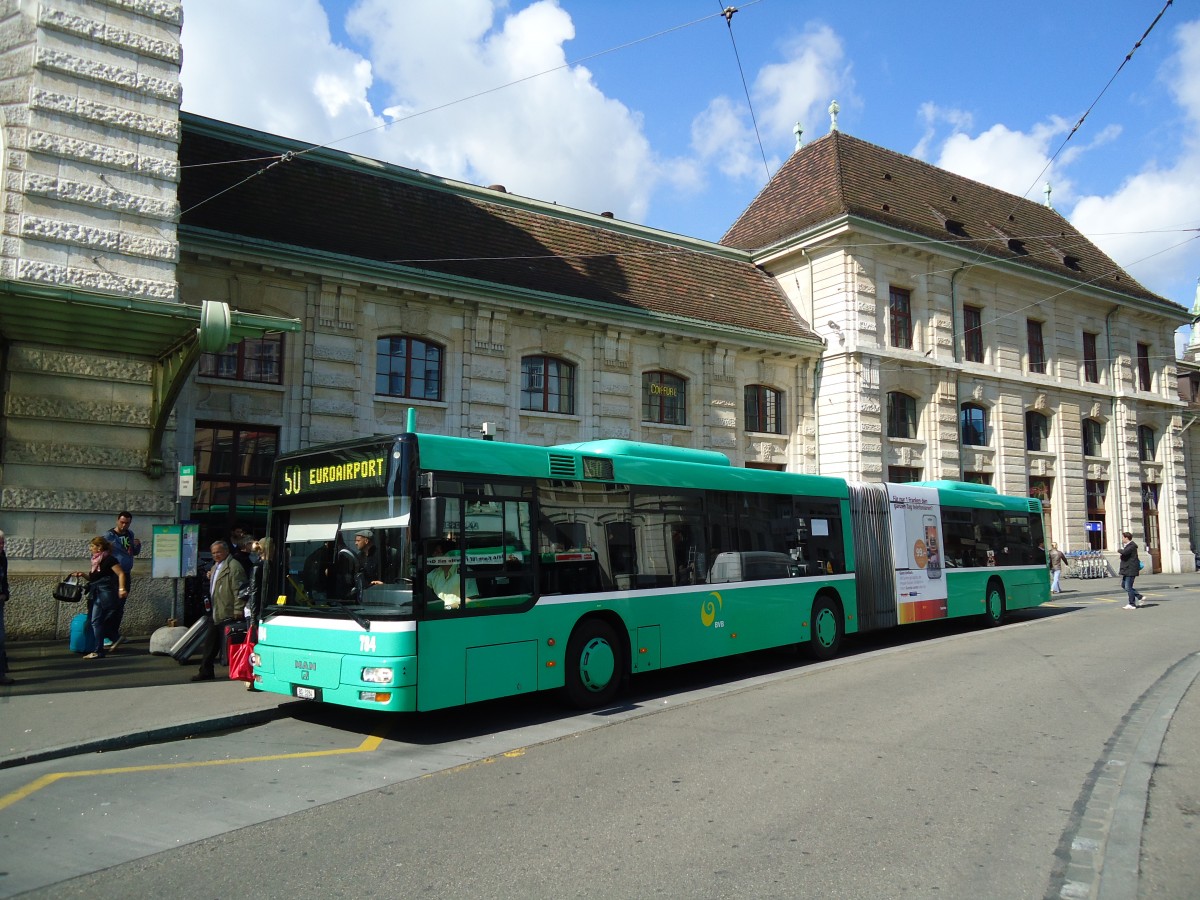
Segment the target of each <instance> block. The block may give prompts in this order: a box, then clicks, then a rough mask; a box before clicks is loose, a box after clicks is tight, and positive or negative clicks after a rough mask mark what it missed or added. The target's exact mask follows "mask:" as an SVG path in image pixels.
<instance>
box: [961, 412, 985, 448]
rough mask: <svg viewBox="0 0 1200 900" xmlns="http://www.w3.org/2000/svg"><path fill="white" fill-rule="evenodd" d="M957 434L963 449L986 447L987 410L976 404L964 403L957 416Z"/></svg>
mask: <svg viewBox="0 0 1200 900" xmlns="http://www.w3.org/2000/svg"><path fill="white" fill-rule="evenodd" d="M958 427H959V432H960V433H961V434H962V442H963V446H965V447H984V446H986V445H987V440H988V433H987V410H986V409H984V408H983V407H982V406H980V405H979V404H977V403H964V404H963V405H962V412H960V413H959V416H958Z"/></svg>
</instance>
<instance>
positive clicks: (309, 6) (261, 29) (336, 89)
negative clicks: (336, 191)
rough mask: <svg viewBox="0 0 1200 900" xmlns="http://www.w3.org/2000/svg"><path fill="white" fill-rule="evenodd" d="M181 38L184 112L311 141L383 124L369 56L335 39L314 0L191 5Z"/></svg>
mask: <svg viewBox="0 0 1200 900" xmlns="http://www.w3.org/2000/svg"><path fill="white" fill-rule="evenodd" d="M231 22H236V23H237V26H236V27H230V23H231ZM183 44H184V55H183V71H182V73H181V75H180V79H181V81H182V83H183V108H184V109H186V110H189V111H193V112H199V113H202V114H203V115H206V116H211V117H213V118H217V119H221V120H223V121H228V122H234V123H237V124H240V125H248V126H250V127H253V128H258V129H261V130H263V131H268V132H271V133H274V134H281V135H285V136H288V137H296V138H301V139H304V140H310V141H314V142H316V143H323V142H325V141H328V140H331V139H334V138H337V137H341V136H342V135H345V134H350V133H353V132H356V131H361V130H363V129H364V128H371V127H374V126H376V125H378V124H380V123H381V122H382V120H381V119H379V118H378V117H376V116H375V115H374V114H373V113H372V112H371V108H370V104H369V103H368V102H367V89H368V87H369V86H370V84H371V78H372V76H371V65H370V62H369V61H367V60H364V59H363V58H362V57H361V56H359V55H358V54H357V53H354V52H353V51H351V50H348V49H346V48H345V47H340V46H337V45H336V44H334V43H333V41H332V39H331V37H330V34H329V20H328V19H327V18H326V16H325V11H324V10H323V9H322V8H321V5H320V3H319V2H317V0H255V2H254V3H243V2H239V0H205V2H204V3H196V4H192V5H189V6H188V8H187V11H186V14H185V16H184V22H183Z"/></svg>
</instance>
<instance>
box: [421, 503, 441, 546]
mask: <svg viewBox="0 0 1200 900" xmlns="http://www.w3.org/2000/svg"><path fill="white" fill-rule="evenodd" d="M421 533H422V534H425V535H427V536H438V537H440V536H441V535H443V534H445V533H446V498H445V497H422V498H421Z"/></svg>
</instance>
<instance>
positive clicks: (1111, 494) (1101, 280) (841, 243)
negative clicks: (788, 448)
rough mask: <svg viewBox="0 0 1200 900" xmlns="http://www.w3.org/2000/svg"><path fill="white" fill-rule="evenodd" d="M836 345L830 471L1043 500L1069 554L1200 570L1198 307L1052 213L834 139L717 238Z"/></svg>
mask: <svg viewBox="0 0 1200 900" xmlns="http://www.w3.org/2000/svg"><path fill="white" fill-rule="evenodd" d="M722 240H723V242H725V243H729V244H732V245H734V246H738V247H741V248H743V249H747V250H750V251H752V252H753V256H754V259H755V262H756V263H758V264H759V265H760V266H762V267H763V268H764V269H765V270H766V271H769V272H770V273H771V274H772V275H773V276H775V277H776V279H777V280H778V282H779V284H780V286H781V287H782V288H783V289H784V290H786V291H787V292H788V293H789V296H790V297H791V299H792V302H793V304H794V306H795V307H796V308H797V310H798V311H800V312H801V314H802V315H803V316H805V317H806V319H807V320H808V321H811V322H812V323H813V325H814V327H815V329H816V330H817V331H818V332H820V333H821V334H822V335H823V336H824V337H825V338H826V351H825V353H824V355H823V357H822V360H821V377H820V384H819V388H818V395H817V400H816V403H817V408H818V410H819V414H818V417H817V421H818V427H819V429H820V448H821V460H820V468H821V472H822V473H823V474H836V475H841V476H843V477H847V478H856V479H864V480H891V481H904V480H909V479H953V480H966V481H976V482H981V483H986V484H991V485H994V486H995V487H997V488H998V489H1000V490H1001V491H1003V492H1005V493H1010V494H1020V495H1024V494H1029V495H1032V496H1038V497H1040V498H1041V500H1042V502H1043V503H1044V504H1045V505H1046V506H1047V507H1048V508H1049V515H1048V528H1049V532H1050V537H1051V539H1052V540H1055V541H1057V542H1058V543H1059V545H1060V547H1061V548H1062V549H1064V550H1068V551H1073V550H1089V549H1091V550H1099V551H1101V552H1103V553H1106V554H1108V555H1110V556H1111V555H1115V550H1116V548H1117V547H1118V546H1119V544H1120V541H1119V537H1120V533H1121V531H1123V530H1126V529H1128V530H1130V531H1132V532H1133V533H1134V535H1135V539H1136V540H1137V541H1138V542H1139V543H1141V544H1142V545H1143V546H1144V547H1147V548H1148V549H1149V551H1150V556H1151V560H1152V563H1153V565H1154V568H1155V570H1156V571H1157V570H1159V569H1164V570H1166V571H1171V572H1178V571H1192V570H1193V569H1194V566H1195V563H1194V554H1193V552H1192V548H1193V544H1192V536H1191V534H1190V529H1189V518H1190V517H1189V503H1188V500H1189V498H1188V494H1187V488H1186V478H1185V473H1184V456H1183V452H1182V451H1183V445H1182V441H1181V437H1180V435H1181V428H1182V422H1181V413H1182V412H1183V410H1182V403H1181V402H1180V400H1179V397H1178V394H1177V390H1176V383H1177V378H1176V365H1175V359H1174V333H1175V331H1176V329H1178V328H1179V327H1180V326H1181V325H1184V324H1186V323H1187V321H1188V319H1189V317H1188V315H1187V313H1186V312H1185V310H1184V309H1183V307H1181V306H1180V305H1178V304H1176V303H1173V302H1172V301H1169V300H1167V299H1165V298H1162V297H1159V296H1157V295H1155V294H1153V293H1152V292H1150V291H1148V290H1146V289H1145V288H1144V287H1142V286H1141V285H1140V284H1138V283H1137V282H1136V281H1134V280H1133V279H1132V278H1131V277H1130V276H1129V275H1128V274H1127V273H1125V272H1124V271H1122V270H1121V268H1120V267H1119V266H1118V265H1117V264H1116V263H1114V262H1113V261H1112V260H1111V259H1108V258H1107V257H1106V256H1104V254H1103V253H1101V252H1100V251H1099V249H1098V248H1096V247H1095V246H1093V245H1092V244H1091V243H1090V242H1089V241H1088V240H1087V239H1086V238H1085V237H1084V236H1083V235H1081V234H1080V233H1078V232H1077V231H1076V230H1075V229H1074V228H1073V227H1072V226H1071V225H1070V223H1069V222H1067V220H1066V219H1064V218H1062V217H1061V216H1060V215H1059V214H1058V213H1056V212H1055V211H1054V210H1053V209H1051V208H1049V207H1048V206H1046V205H1043V204H1038V203H1034V202H1031V201H1028V200H1024V199H1022V198H1019V197H1015V196H1013V195H1010V194H1007V193H1005V192H1003V191H999V190H996V189H994V188H989V187H987V186H985V185H982V184H979V183H977V182H973V181H971V180H970V179H966V178H962V177H960V176H957V175H953V174H952V173H949V172H946V171H943V170H940V169H937V168H935V167H933V166H929V165H927V164H925V163H922V162H920V161H918V160H915V159H912V158H909V157H905V156H903V155H901V154H898V153H893V152H891V151H888V150H885V149H884V148H881V147H877V146H874V145H872V144H869V143H867V142H865V141H861V140H858V139H856V138H853V137H850V136H849V135H846V134H843V133H840V132H837V131H834V132H832V133H831V134H829V135H828V136H826V137H824V138H821V139H820V140H818V141H816V142H814V143H813V144H810V145H809V146H807V147H804V148H802V149H799V150H797V152H796V153H795V154H793V156H792V157H791V159H789V160H788V162H787V163H786V164H785V165H784V166H783V167H782V168H781V169H780V171H779V172H778V173H777V174H776V176H775V177H774V178H773V179H772V181H771V183H770V184H769V185H768V186H767V187H766V188H765V189H764V191H763V192H762V193H761V194H760V195H759V196H758V197H757V198H756V199H755V201H754V202H753V203H752V204H751V206H750V207H749V208H748V209H747V210H746V212H745V213H744V214H743V215H742V216H741V217H740V218H739V220H738V222H736V223H735V224H734V225H733V227H732V228H731V229H730V231H729V232H728V233H727V234H726V235H725V237H724V238H723V239H722Z"/></svg>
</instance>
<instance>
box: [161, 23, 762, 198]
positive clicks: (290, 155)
mask: <svg viewBox="0 0 1200 900" xmlns="http://www.w3.org/2000/svg"><path fill="white" fill-rule="evenodd" d="M761 2H762V0H747V2H746V3H744V4H742V5H743V7H745V6H753V5H755V4H757V3H761ZM730 8H731V9H732V7H730ZM718 16H720V17H725V10H724V9H722V10H721V11H720V12H718V13H714V14H713V15H710V16H701V17H700V18H699V19H694V20H692V21H691V22H684V23H682V24H680V25H672V26H671V27H670V28H664V29H663V30H661V31H656V32H655V33H654V34H648V35H646V36H645V37H640V38H637V39H635V40H632V41H626V42H625V43H624V44H618V45H617V46H615V47H609V48H608V49H607V50H597V51H596V52H595V53H589V54H587V55H586V56H581V57H579V58H578V59H572V60H568V61H567V62H565V63H563V64H562V65H559V66H552V67H551V68H549V69H544V70H543V71H541V72H534V73H532V74H530V75H525V76H522V77H521V78H516V79H513V80H512V81H508V82H505V83H504V84H500V85H496V86H495V87H490V88H487V89H486V90H482V91H477V92H476V93H474V94H468V95H467V96H465V97H459V98H458V99H456V100H449V101H447V102H445V103H441V104H438V105H437V106H430V107H428V108H427V109H422V110H418V111H417V112H414V113H411V114H410V115H407V116H400V117H398V118H395V119H390V120H388V121H387V122H382V123H380V124H379V125H375V126H373V127H371V128H364V129H363V130H362V131H356V132H354V133H353V134H348V135H344V136H343V137H340V138H337V139H336V140H332V141H328V142H326V143H324V144H313V145H312V146H311V147H305V148H304V149H303V150H289V151H288V152H287V153H284V154H282V155H281V156H279V157H268V158H270V159H273V160H274V161H273V162H272V163H270V164H269V165H267V166H264V167H263V168H261V169H259V170H258V171H257V172H255V173H253V174H252V175H248V176H246V177H245V178H243V179H242V180H241V181H239V182H237V183H235V184H231V185H230V186H229V187H227V188H225V189H223V190H220V191H217V193H215V194H213V195H212V196H210V197H206V198H205V199H203V200H201V201H200V202H199V203H195V204H193V205H192V206H189V207H188V208H187V209H185V210H182V211H181V212H180V213H179V215H180V216H181V217H182V216H185V215H187V214H188V213H189V212H191V211H192V210H194V209H196V208H197V207H200V206H203V205H204V204H205V203H208V202H209V201H210V200H214V199H216V198H217V197H220V196H221V195H222V194H226V193H228V192H229V191H232V190H234V189H235V188H238V187H241V186H242V185H243V184H245V183H246V182H248V181H250V180H252V179H254V178H257V177H258V176H259V175H263V174H265V173H266V172H268V171H269V170H271V169H273V168H274V167H275V166H277V165H280V164H282V163H286V162H291V161H292V160H293V159H296V158H297V157H300V156H304V155H306V154H308V153H312V152H313V151H314V150H323V149H325V148H326V147H334V146H336V145H338V144H340V143H342V142H343V141H349V140H353V139H354V138H356V137H361V136H362V135H364V134H370V133H371V132H373V131H380V130H382V129H384V128H389V127H391V126H392V125H396V124H399V123H400V122H408V121H410V120H412V119H416V118H418V117H420V116H425V115H428V114H429V113H434V112H439V111H440V110H443V109H448V108H449V107H451V106H456V105H458V104H459V103H466V102H467V101H468V100H477V99H478V98H480V97H486V96H488V95H489V94H494V93H496V92H497V91H502V90H504V89H506V88H510V87H515V86H516V85H518V84H524V83H525V82H526V81H532V80H533V79H534V78H541V77H542V76H543V75H549V74H551V73H552V72H558V71H561V70H562V69H569V68H571V67H572V66H577V65H580V64H581V63H585V62H588V61H589V60H592V59H598V58H599V57H601V56H607V55H608V54H610V53H616V52H617V51H618V50H626V49H628V48H630V47H635V46H637V45H638V44H643V43H645V42H646V41H652V40H654V39H656V38H660V37H663V36H665V35H668V34H673V33H674V32H676V31H683V30H684V29H686V28H691V27H693V26H695V25H699V24H700V23H702V22H708V21H711V20H712V19H715V18H717V17H718ZM730 16H732V13H731V14H730ZM731 36H732V35H731ZM735 52H736V48H735ZM738 66H739V69H740V66H741V61H740V60H739V62H738ZM742 82H743V84H744V83H745V78H744V77H743V79H742ZM751 115H752V116H753V110H751ZM757 130H758V125H757V124H756V125H755V131H756V132H757ZM759 147H760V149H761V147H762V141H761V140H760V141H759ZM238 162H246V160H230V161H229V163H228V165H234V164H236V163H238ZM222 164H223V163H205V164H204V165H222ZM763 164H764V165H765V164H766V157H765V156H764V157H763ZM183 168H192V167H191V166H184V167H183Z"/></svg>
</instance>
